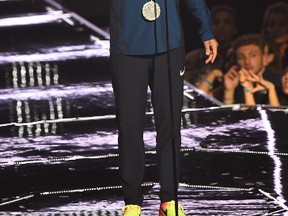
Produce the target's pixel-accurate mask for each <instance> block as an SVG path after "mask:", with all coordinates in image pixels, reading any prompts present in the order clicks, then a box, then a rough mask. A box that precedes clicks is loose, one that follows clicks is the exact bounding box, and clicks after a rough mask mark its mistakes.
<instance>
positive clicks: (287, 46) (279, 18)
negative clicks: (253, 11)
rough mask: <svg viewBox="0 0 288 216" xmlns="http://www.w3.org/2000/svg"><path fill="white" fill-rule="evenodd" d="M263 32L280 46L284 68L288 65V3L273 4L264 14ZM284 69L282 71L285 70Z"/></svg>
mask: <svg viewBox="0 0 288 216" xmlns="http://www.w3.org/2000/svg"><path fill="white" fill-rule="evenodd" d="M262 34H263V35H264V36H266V37H267V36H268V37H271V38H272V39H273V40H274V41H275V42H276V43H277V44H278V46H279V50H280V56H281V59H282V70H283V71H284V68H285V67H287V66H288V54H287V53H288V51H287V50H288V4H287V3H284V2H276V3H273V4H271V5H270V6H269V7H268V8H267V9H266V12H265V14H264V18H263V23H262ZM283 71H282V72H283Z"/></svg>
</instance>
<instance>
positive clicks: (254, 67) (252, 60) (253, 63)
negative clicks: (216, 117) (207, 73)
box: [223, 34, 281, 105]
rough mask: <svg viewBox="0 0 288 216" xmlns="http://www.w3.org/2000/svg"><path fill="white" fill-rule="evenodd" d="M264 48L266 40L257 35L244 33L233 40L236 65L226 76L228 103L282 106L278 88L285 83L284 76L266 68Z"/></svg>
mask: <svg viewBox="0 0 288 216" xmlns="http://www.w3.org/2000/svg"><path fill="white" fill-rule="evenodd" d="M264 48H265V40H264V39H263V37H261V36H260V35H255V34H247V35H242V36H240V37H238V38H237V39H236V40H235V41H234V42H233V46H232V49H233V51H234V55H235V65H233V66H232V67H231V68H230V69H229V70H228V71H227V73H226V74H225V75H224V78H223V80H224V91H223V102H224V103H227V104H231V103H245V104H250V105H253V104H270V105H279V101H278V99H277V98H276V97H277V93H276V88H277V87H280V85H281V82H280V76H279V75H278V74H276V73H273V72H271V70H269V68H268V67H266V66H267V64H268V61H267V55H265V53H264Z"/></svg>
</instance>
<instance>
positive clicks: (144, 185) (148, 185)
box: [0, 182, 253, 206]
mask: <svg viewBox="0 0 288 216" xmlns="http://www.w3.org/2000/svg"><path fill="white" fill-rule="evenodd" d="M141 186H142V187H153V186H159V183H155V182H144V183H143V184H142V185H141ZM179 186H181V187H187V188H200V189H213V190H215V189H216V190H228V191H247V192H249V191H252V190H253V188H233V187H220V186H219V187H216V186H209V185H190V184H186V183H180V184H179ZM121 188H122V186H120V185H115V186H104V187H93V188H79V189H71V190H59V191H45V192H40V193H39V195H40V196H49V195H57V194H71V193H84V192H91V191H101V190H116V189H117V190H118V189H121ZM35 195H38V194H36V193H34V194H32V195H29V196H25V197H20V198H18V199H14V200H10V201H7V202H3V203H0V206H4V205H9V204H12V203H15V202H18V201H21V200H24V199H30V198H32V197H34V196H35Z"/></svg>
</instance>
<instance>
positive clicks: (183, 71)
mask: <svg viewBox="0 0 288 216" xmlns="http://www.w3.org/2000/svg"><path fill="white" fill-rule="evenodd" d="M185 70H186V68H185V67H184V69H183V70H180V76H183V75H184V73H185Z"/></svg>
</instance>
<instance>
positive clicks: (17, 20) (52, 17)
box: [0, 11, 71, 28]
mask: <svg viewBox="0 0 288 216" xmlns="http://www.w3.org/2000/svg"><path fill="white" fill-rule="evenodd" d="M69 17H71V14H67V13H63V11H53V13H50V14H39V15H29V16H17V17H7V18H2V19H0V28H1V27H8V26H21V25H35V24H41V23H50V22H55V21H56V20H59V19H67V18H69Z"/></svg>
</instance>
